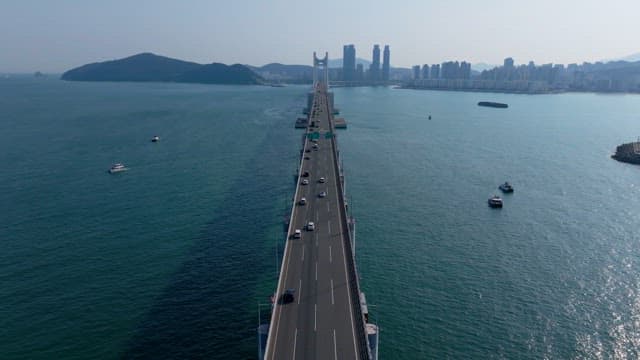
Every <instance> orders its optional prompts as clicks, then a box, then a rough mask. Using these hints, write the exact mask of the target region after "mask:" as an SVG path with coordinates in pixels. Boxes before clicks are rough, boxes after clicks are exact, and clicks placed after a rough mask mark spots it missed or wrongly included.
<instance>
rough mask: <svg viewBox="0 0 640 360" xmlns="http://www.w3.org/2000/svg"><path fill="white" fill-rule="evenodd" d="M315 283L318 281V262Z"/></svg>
mask: <svg viewBox="0 0 640 360" xmlns="http://www.w3.org/2000/svg"><path fill="white" fill-rule="evenodd" d="M316 281H318V262H317V261H316Z"/></svg>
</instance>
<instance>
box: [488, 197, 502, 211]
mask: <svg viewBox="0 0 640 360" xmlns="http://www.w3.org/2000/svg"><path fill="white" fill-rule="evenodd" d="M487 202H488V203H489V207H492V208H501V207H502V198H501V197H500V196H497V195H493V196H492V197H491V198H489V200H487Z"/></svg>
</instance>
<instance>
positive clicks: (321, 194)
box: [318, 191, 327, 198]
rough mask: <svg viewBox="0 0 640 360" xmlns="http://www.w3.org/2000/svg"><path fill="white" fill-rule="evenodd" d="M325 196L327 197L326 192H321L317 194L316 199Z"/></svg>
mask: <svg viewBox="0 0 640 360" xmlns="http://www.w3.org/2000/svg"><path fill="white" fill-rule="evenodd" d="M326 196H327V192H326V191H323V192H321V193H320V194H318V197H321V198H323V197H326Z"/></svg>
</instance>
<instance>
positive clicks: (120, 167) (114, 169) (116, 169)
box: [109, 163, 129, 174]
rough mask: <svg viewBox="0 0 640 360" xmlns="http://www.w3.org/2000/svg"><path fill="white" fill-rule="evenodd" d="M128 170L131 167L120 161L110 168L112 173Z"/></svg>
mask: <svg viewBox="0 0 640 360" xmlns="http://www.w3.org/2000/svg"><path fill="white" fill-rule="evenodd" d="M127 170H129V169H128V168H126V167H125V166H124V165H122V164H120V163H118V164H113V165H111V168H110V169H109V173H110V174H115V173H119V172H123V171H127Z"/></svg>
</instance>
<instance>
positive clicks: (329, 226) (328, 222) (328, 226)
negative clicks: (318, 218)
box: [327, 221, 331, 235]
mask: <svg viewBox="0 0 640 360" xmlns="http://www.w3.org/2000/svg"><path fill="white" fill-rule="evenodd" d="M327 228H328V229H329V235H331V221H327Z"/></svg>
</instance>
